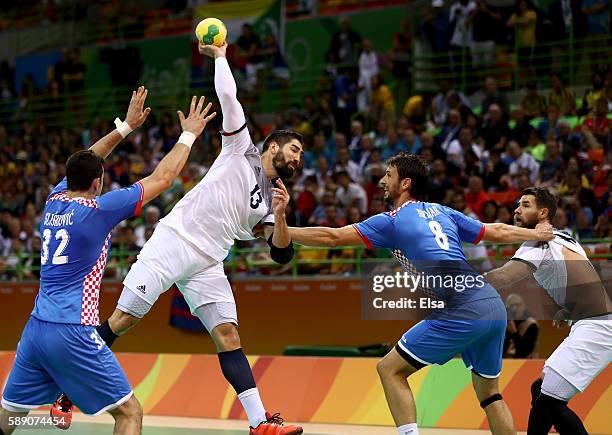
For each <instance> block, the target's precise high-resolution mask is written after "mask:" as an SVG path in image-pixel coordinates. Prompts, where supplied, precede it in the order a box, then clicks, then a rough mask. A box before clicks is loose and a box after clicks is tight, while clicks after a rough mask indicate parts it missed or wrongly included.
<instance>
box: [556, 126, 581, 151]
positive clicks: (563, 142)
mask: <svg viewBox="0 0 612 435" xmlns="http://www.w3.org/2000/svg"><path fill="white" fill-rule="evenodd" d="M558 131H559V134H558V136H557V143H558V144H559V149H560V150H561V156H562V157H563V159H564V160H568V159H569V158H570V157H574V156H576V155H577V154H578V152H579V151H580V150H581V148H582V138H581V136H580V134H579V133H574V132H572V129H571V128H570V125H569V123H568V122H567V121H566V120H561V121H559V129H558Z"/></svg>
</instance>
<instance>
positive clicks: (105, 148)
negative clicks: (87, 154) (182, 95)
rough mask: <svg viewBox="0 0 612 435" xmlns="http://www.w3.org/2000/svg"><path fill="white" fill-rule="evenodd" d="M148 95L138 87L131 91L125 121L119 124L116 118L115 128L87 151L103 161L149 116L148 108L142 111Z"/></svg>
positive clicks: (146, 91) (143, 89)
mask: <svg viewBox="0 0 612 435" xmlns="http://www.w3.org/2000/svg"><path fill="white" fill-rule="evenodd" d="M148 93H149V91H148V90H147V89H146V88H145V87H144V86H141V87H139V88H138V90H136V91H132V99H131V100H130V105H129V106H128V110H127V114H126V115H125V121H123V123H121V122H120V121H119V118H117V119H116V120H115V124H116V125H117V128H116V129H115V130H113V131H111V132H110V133H109V134H107V135H106V136H104V137H103V138H102V139H100V140H99V141H97V142H96V143H95V144H93V145H92V146H91V147H90V148H89V149H90V150H91V151H93V152H94V153H95V154H97V155H99V156H100V157H102V158H103V159H105V158H107V157H108V156H109V155H110V153H112V152H113V150H114V149H115V147H116V146H117V145H119V143H120V142H121V141H122V140H123V139H124V138H125V137H126V136H127V135H128V134H130V132H131V131H132V130H135V129H137V128H138V127H140V126H141V125H142V123H143V122H144V121H145V119H147V116H149V113H151V108H150V107H147V108H146V109H144V110H143V108H144V103H145V100H146V99H147V94H148Z"/></svg>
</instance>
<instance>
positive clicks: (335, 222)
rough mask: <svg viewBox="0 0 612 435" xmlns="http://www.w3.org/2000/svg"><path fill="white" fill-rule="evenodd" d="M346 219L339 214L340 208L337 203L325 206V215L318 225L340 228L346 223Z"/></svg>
mask: <svg viewBox="0 0 612 435" xmlns="http://www.w3.org/2000/svg"><path fill="white" fill-rule="evenodd" d="M345 224H346V223H345V221H344V219H341V218H340V217H339V216H338V209H337V208H336V206H335V205H326V206H325V216H324V217H323V219H322V220H320V221H319V222H318V223H317V225H319V226H322V227H330V228H340V227H343V226H344V225H345Z"/></svg>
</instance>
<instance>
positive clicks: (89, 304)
mask: <svg viewBox="0 0 612 435" xmlns="http://www.w3.org/2000/svg"><path fill="white" fill-rule="evenodd" d="M111 234H112V233H108V236H106V240H104V246H103V247H102V252H100V257H99V258H98V261H96V264H94V266H93V268H92V269H91V272H89V273H88V274H87V276H86V277H85V279H84V280H83V300H82V302H81V325H91V326H98V325H99V324H100V313H99V311H98V301H99V300H100V283H101V282H102V276H103V275H104V269H105V268H106V258H107V256H108V244H109V243H110V238H111Z"/></svg>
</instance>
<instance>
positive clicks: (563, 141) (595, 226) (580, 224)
mask: <svg viewBox="0 0 612 435" xmlns="http://www.w3.org/2000/svg"><path fill="white" fill-rule="evenodd" d="M588 1H590V0H585V2H583V3H584V5H586V6H584V7H583V8H582V9H580V13H583V14H585V15H584V16H585V17H586V22H587V23H591V21H593V20H592V19H590V17H592V16H593V15H597V13H593V14H586V13H585V12H584V10H585V8H587V9H588V8H589V7H593V8H596V7H597V5H598V4H600V3H601V1H599V2H597V1H596V2H592V3H593V5H591V6H588V4H590V3H588ZM440 3H442V2H441V1H439V0H434V1H433V3H432V11H433V12H435V13H434V18H435V16H437V15H436V14H438V13H441V11H442V12H444V13H448V14H449V16H452V17H453V19H454V20H455V21H457V20H459V18H458V14H464V15H465V16H464V19H465V21H464V22H463V24H461V25H460V26H459V28H460V29H461V28H463V29H467V28H468V27H470V26H472V27H473V32H472V33H471V36H470V38H472V40H473V41H476V42H482V43H483V44H481V45H482V46H486V47H488V46H490V44H488V45H487V44H485V42H486V38H485V40H482V41H479V40H478V38H479V37H477V35H478V34H479V30H478V28H479V25H480V24H478V23H481V22H484V23H486V22H487V21H489V24H491V22H490V20H494V19H497V18H495V14H494V13H493V12H491V11H489V10H488V9H487V6H486V5H485V4H484V2H482V1H480V0H479V2H478V3H477V4H475V3H473V2H466V1H459V2H456V3H454V4H452V5H451V6H450V9H448V8H442V6H443V4H442V6H441V5H440ZM553 4H554V2H553ZM525 7H527V9H525ZM529 7H530V4H529V2H527V1H525V0H522V1H521V2H519V4H518V5H517V15H516V16H514V15H513V18H509V20H508V22H507V23H506V25H507V26H508V27H512V26H519V27H521V28H524V27H525V28H526V27H529V26H531V24H530V23H531V18H529V16H530V14H529V9H528V8H529ZM551 7H552V6H551ZM439 8H442V10H441V11H436V10H437V9H439ZM572 11H573V10H572ZM426 13H427V12H426ZM572 13H573V12H572ZM479 14H484V15H486V16H488V17H489V18H487V19H485V18H486V17H485V16H481V15H479ZM434 18H432V20H434ZM600 21H601V22H600V24H602V25H603V20H600ZM598 22H599V21H598ZM458 23H459V21H457V24H458ZM430 25H431V26H433V28H432V29H433V30H432V29H429V28H428V27H427V26H430ZM437 25H438V24H435V20H434V21H431V20H426V23H425V25H424V27H423V29H421V31H422V32H424V33H423V34H424V35H429V37H431V38H433V39H432V40H431V41H430V43H431V44H432V49H433V50H434V51H435V50H437V48H436V47H438V45H437V44H438V43H439V42H440V41H438V40H437V39H439V38H441V37H442V36H441V35H440V34H438V32H437V31H436V30H435V29H436V28H437V27H436V26H437ZM483 25H484V24H483ZM455 28H457V27H455ZM428 29H429V30H428ZM606 29H608V30H607V31H609V27H607V28H606ZM430 30H431V31H430ZM480 30H482V29H480ZM447 37H448V41H446V42H445V44H447V45H443V48H444V50H446V52H449V53H451V62H450V64H451V67H452V65H453V63H452V54H453V53H454V52H455V48H454V47H455V46H456V45H457V44H459V45H461V44H463V43H465V39H463V38H464V37H465V35H464V34H463V33H462V34H461V35H460V36H459V37H457V36H456V35H455V34H454V33H452V34H448V35H447ZM412 38H413V34H412V30H411V28H410V25H409V24H408V23H406V24H405V25H404V26H403V28H402V29H399V31H398V32H397V33H395V34H394V36H393V46H392V50H391V51H390V52H389V53H387V54H385V55H384V56H382V55H381V54H380V53H377V52H376V51H375V50H374V48H373V46H372V43H371V42H370V41H369V40H368V39H367V38H363V36H362V35H360V34H359V33H358V32H356V31H355V30H353V29H352V28H351V25H350V21H349V20H348V19H346V18H343V19H342V20H341V28H340V30H339V31H338V32H337V33H336V34H335V35H334V37H333V39H332V43H331V45H330V47H329V51H328V54H327V57H328V58H327V61H328V68H327V69H326V71H325V73H324V74H323V76H322V77H321V78H320V80H319V81H318V82H317V83H315V84H313V88H312V93H310V94H308V95H306V96H305V97H304V98H303V101H300V102H299V104H295V105H293V106H291V107H288V108H287V109H286V110H285V111H283V112H282V113H278V114H276V115H275V117H274V121H273V123H272V125H258V124H257V122H256V121H255V117H254V116H253V115H254V114H252V113H249V114H247V116H248V117H249V121H250V125H249V128H250V130H251V135H252V138H253V141H254V143H256V144H257V145H261V144H262V142H263V139H264V137H265V134H266V133H267V132H268V131H270V130H271V129H279V128H286V129H292V130H296V131H298V132H300V133H302V134H303V135H304V138H305V144H304V150H305V154H304V159H303V165H302V167H301V168H299V170H298V171H296V174H295V175H294V177H293V178H292V179H291V180H290V181H289V182H288V183H287V184H288V185H289V187H290V189H291V190H292V193H293V195H292V201H291V203H290V206H289V208H288V211H287V215H288V222H289V224H290V225H296V226H307V225H325V226H331V227H340V226H343V225H346V224H351V223H354V222H358V221H360V220H363V219H365V218H367V217H368V216H371V215H374V214H377V213H381V212H384V211H386V210H388V209H389V205H388V204H386V203H385V201H384V199H383V195H382V190H381V188H380V186H379V184H378V183H379V181H380V179H381V178H382V176H383V175H384V173H385V163H384V162H385V160H386V159H388V158H389V157H391V156H392V155H394V154H395V153H397V152H400V151H408V152H410V153H414V154H417V155H419V156H420V157H421V158H422V159H423V160H425V161H426V162H427V163H428V165H429V167H430V170H431V176H430V182H431V186H430V189H429V197H428V200H429V201H432V202H439V203H441V204H444V205H447V206H449V207H452V208H454V209H456V210H458V211H461V212H462V213H464V214H466V215H469V216H472V217H474V218H477V219H480V220H481V221H483V222H487V223H491V222H504V223H512V218H513V209H514V206H515V202H516V200H517V198H518V197H519V196H520V194H521V191H522V190H523V189H524V188H526V187H529V186H546V187H548V188H549V189H550V190H551V191H553V192H554V193H556V194H557V195H558V197H559V209H558V211H557V215H556V217H555V220H554V222H553V223H554V225H555V227H557V228H558V229H562V230H566V231H568V232H570V233H572V234H574V235H575V236H576V237H578V238H580V239H591V238H606V237H610V236H611V229H610V219H611V218H612V197H611V194H610V192H611V191H612V168H611V166H610V165H611V163H612V154H611V152H610V145H611V143H610V142H611V137H612V136H611V133H610V126H611V123H612V121H611V120H610V117H609V115H610V113H611V112H612V110H611V108H612V69H610V68H609V67H602V68H601V69H598V70H596V71H594V73H593V76H592V85H591V86H590V87H589V88H588V89H586V91H585V92H584V94H582V95H580V96H577V95H575V93H574V90H573V89H570V88H569V87H568V86H566V85H565V82H564V77H563V72H556V71H550V66H549V70H548V74H547V78H548V80H549V82H550V83H551V88H550V89H549V90H548V91H545V92H544V91H540V90H539V86H538V83H537V82H536V81H532V80H529V81H528V82H527V86H526V87H525V89H524V92H523V95H522V98H521V99H520V101H516V102H515V103H514V104H511V101H510V99H509V96H508V95H507V93H506V92H505V91H504V89H503V87H502V86H500V84H499V80H498V77H496V76H495V75H487V74H484V75H483V77H482V78H481V89H480V90H479V92H478V93H476V94H475V95H472V96H470V97H469V98H468V96H466V95H464V93H462V92H460V91H459V90H457V88H456V87H455V85H454V84H453V83H452V81H450V80H445V79H441V80H438V86H439V89H438V90H437V91H436V92H428V93H422V94H421V93H412V94H411V95H408V96H407V97H406V98H405V99H404V100H402V101H399V104H398V102H397V95H396V91H397V90H398V87H401V86H402V83H405V82H407V81H408V77H409V75H410V74H411V71H410V58H409V57H410V52H411V48H410V47H411V44H412ZM523 38H527V36H525V35H524V36H523ZM434 39H435V40H434ZM527 39H528V38H527ZM473 41H472V42H473ZM234 42H235V44H234V50H235V52H234V53H233V54H232V64H233V67H234V69H235V71H242V73H243V74H241V75H239V76H238V77H239V80H240V83H239V85H240V89H241V92H242V93H244V94H249V93H250V92H252V90H253V89H254V88H255V84H256V83H257V80H258V78H259V72H260V71H262V70H264V71H267V72H270V73H272V74H273V75H274V77H275V78H276V79H277V80H279V81H281V82H282V81H285V82H286V81H287V80H288V73H289V70H288V67H287V64H286V62H285V61H284V59H283V57H282V54H281V52H280V50H279V48H278V46H277V44H276V41H275V40H274V38H273V37H270V36H267V37H264V41H262V39H261V38H260V37H259V35H256V34H254V33H253V29H252V28H251V27H250V26H249V25H245V26H243V32H242V34H241V35H240V37H239V39H238V40H237V41H234ZM523 42H525V41H523ZM527 42H529V41H527ZM470 46H471V45H470ZM477 52H478V51H477ZM477 52H475V54H478V53H477ZM487 56H488V55H485V56H484V57H483V58H479V57H478V56H476V55H475V56H474V57H472V58H471V61H472V62H477V63H478V62H485V63H486V62H487V61H488V60H487V59H489V57H487ZM461 59H463V60H465V57H464V56H462V57H461ZM81 65H82V64H80V63H79V61H78V59H77V56H76V54H75V53H74V52H70V51H67V52H66V53H65V58H62V61H61V62H60V64H58V65H56V67H55V69H54V71H53V75H52V77H51V78H52V80H51V81H50V83H54V85H53V86H55V87H57V92H63V91H64V90H65V89H68V88H70V89H72V88H74V87H77V88H78V87H82V86H83V81H82V77H83V76H82V74H83V68H82V66H81ZM386 78H387V79H388V78H391V79H392V80H394V87H393V88H392V87H391V86H390V85H389V84H388V83H387V80H385V79H386ZM12 86H14V71H12V70H11V68H10V67H9V66H8V64H6V63H2V64H0V87H1V88H0V89H3V90H2V94H5V93H9V94H10V93H11V92H13V93H14V92H15V89H14V87H12ZM79 89H80V88H79ZM21 92H23V90H22V91H21ZM1 96H2V97H4V95H1ZM241 96H242V94H241V95H240V96H239V97H241ZM577 97H581V98H577ZM126 101H127V100H126ZM117 116H123V114H121V113H118V114H117ZM217 118H218V119H215V121H214V122H213V123H211V124H210V125H209V126H208V128H207V130H206V131H205V133H204V134H203V135H202V136H201V137H200V138H198V140H197V141H196V142H195V144H194V146H193V149H192V152H191V156H190V159H189V162H188V163H187V165H186V166H185V168H184V170H183V172H182V173H181V175H180V177H179V178H178V179H177V180H176V181H175V182H174V184H173V186H172V187H171V188H170V189H169V190H168V191H167V192H165V193H164V194H163V195H161V196H160V197H159V198H158V199H156V200H155V201H154V202H153V203H151V204H150V205H149V206H148V207H147V208H145V209H144V210H143V215H142V216H141V217H140V218H137V219H132V220H130V221H128V222H127V223H126V224H124V225H121V226H119V227H118V228H117V229H116V230H115V235H114V237H113V242H112V243H113V248H114V249H116V250H119V249H121V250H123V251H126V252H131V253H134V252H137V251H138V250H139V249H140V248H141V247H142V246H143V244H144V243H145V241H146V240H147V239H148V238H149V237H150V236H151V234H152V232H153V230H154V228H155V226H156V225H157V222H158V221H159V219H160V218H161V217H163V216H164V215H165V214H167V213H168V212H169V211H170V210H171V209H172V206H173V205H174V204H175V203H176V202H177V201H178V200H179V199H180V198H181V197H182V196H183V195H184V194H185V193H186V192H187V191H188V190H189V189H190V188H191V187H193V186H194V185H195V184H196V183H197V182H198V181H199V180H200V179H201V178H202V177H203V176H205V174H206V172H207V170H208V168H210V166H211V164H212V162H213V161H214V159H215V157H216V156H217V155H218V154H219V152H220V150H221V141H220V136H219V135H218V133H217V131H218V129H219V123H220V117H217ZM112 128H113V125H112V123H111V122H110V121H109V120H102V119H95V120H94V121H93V122H92V123H91V125H83V126H82V127H80V128H74V129H67V128H56V127H49V126H48V125H47V124H46V123H44V122H40V121H36V120H34V121H33V122H23V123H20V124H19V125H10V126H9V125H0V278H2V279H16V278H17V268H16V266H17V265H18V264H19V265H20V266H21V270H22V272H23V277H25V278H30V279H35V278H36V277H37V276H38V271H37V266H39V264H40V260H39V259H38V256H37V255H36V254H37V253H39V252H40V238H39V234H38V227H39V223H40V219H41V213H42V210H43V208H44V205H45V200H46V198H47V195H48V194H49V192H50V191H51V189H52V188H53V186H54V185H55V184H57V183H58V182H59V181H60V180H61V179H62V177H63V176H64V162H65V161H66V159H67V157H68V156H69V155H70V154H71V153H72V152H74V151H76V150H79V149H83V148H85V147H88V146H90V145H91V144H92V143H93V142H95V141H96V140H98V139H99V138H100V137H102V136H103V135H105V134H106V133H108V132H109V131H111V129H112ZM179 134H180V126H179V123H178V119H177V118H176V116H175V115H174V114H170V113H155V111H154V112H153V113H152V114H151V116H150V117H149V120H147V122H146V123H145V124H144V125H143V127H141V128H140V129H139V130H137V131H135V132H133V133H132V134H130V136H129V137H128V138H127V139H126V140H124V141H123V142H122V144H121V145H120V146H119V147H118V148H117V151H116V152H115V153H114V154H113V156H112V157H111V158H110V159H109V160H108V161H107V165H106V168H105V173H104V191H105V192H106V191H108V190H111V189H116V188H119V187H125V186H128V185H130V184H132V183H134V182H135V181H136V180H138V179H140V178H142V177H144V176H147V175H148V174H150V173H151V172H152V171H153V169H154V168H155V166H156V164H157V163H158V162H159V160H160V159H161V158H162V157H163V155H164V154H165V153H166V152H168V151H169V150H170V149H171V148H172V146H173V145H174V143H175V142H176V140H177V138H178V136H179ZM238 246H239V247H244V246H264V247H265V243H263V242H262V243H260V242H248V243H243V242H241V243H239V244H238ZM608 248H609V243H608V246H604V247H603V249H605V250H606V252H608ZM472 249H474V248H472ZM593 249H594V250H596V249H602V247H601V246H599V245H594V246H593ZM469 252H470V254H471V255H472V256H473V257H482V258H486V257H487V256H488V254H489V252H487V250H486V248H484V247H477V248H475V250H472V251H469ZM24 254H25V255H24ZM28 254H34V255H28ZM297 255H298V259H300V260H309V261H303V262H300V264H299V265H298V270H299V272H300V273H302V274H309V273H310V274H312V273H335V274H350V273H353V272H354V271H355V268H354V265H353V264H352V263H351V261H347V260H351V259H354V258H355V256H356V255H357V254H356V251H355V250H352V249H342V250H334V251H329V250H324V249H320V250H312V249H302V250H300V251H299V252H298V254H297ZM359 255H363V256H366V257H367V256H376V255H380V254H379V253H374V252H367V251H366V252H364V253H360V254H359ZM234 259H235V260H237V268H238V271H242V272H246V273H250V272H253V273H266V274H282V273H289V272H290V270H291V266H290V265H289V266H287V267H280V268H279V267H272V266H269V265H268V261H269V255H268V254H267V252H265V249H264V250H262V252H252V253H250V254H248V255H238V256H237V257H235V258H234ZM131 260H133V258H132V259H129V260H128V261H127V262H126V264H129V261H131ZM315 260H319V261H322V262H321V263H317V262H316V261H315ZM126 264H123V263H122V264H121V265H120V264H118V263H117V261H116V260H111V261H110V264H109V267H108V269H107V272H106V273H107V275H109V276H117V277H118V276H120V275H121V274H122V273H125V265H126ZM120 266H123V267H120ZM485 267H487V266H485Z"/></svg>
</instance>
